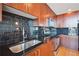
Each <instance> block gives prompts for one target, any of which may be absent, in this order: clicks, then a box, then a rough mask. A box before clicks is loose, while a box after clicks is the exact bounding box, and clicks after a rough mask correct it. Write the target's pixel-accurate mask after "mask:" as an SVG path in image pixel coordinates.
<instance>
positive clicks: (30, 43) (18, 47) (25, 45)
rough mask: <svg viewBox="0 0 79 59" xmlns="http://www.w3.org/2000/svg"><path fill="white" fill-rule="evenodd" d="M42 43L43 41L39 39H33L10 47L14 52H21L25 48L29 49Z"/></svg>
mask: <svg viewBox="0 0 79 59" xmlns="http://www.w3.org/2000/svg"><path fill="white" fill-rule="evenodd" d="M39 43H41V41H39V40H31V41H28V42H25V43H22V44H18V45H15V46H12V47H9V49H10V50H11V51H12V52H13V53H19V52H21V51H23V50H25V49H28V48H30V47H32V46H34V45H36V44H39Z"/></svg>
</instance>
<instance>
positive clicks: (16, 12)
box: [3, 4, 37, 19]
mask: <svg viewBox="0 0 79 59" xmlns="http://www.w3.org/2000/svg"><path fill="white" fill-rule="evenodd" d="M3 11H6V12H9V13H13V14H16V15H20V16H23V17H26V18H30V19H36V18H37V17H35V16H33V15H30V14H28V13H25V12H22V11H20V10H17V9H15V8H12V7H9V6H7V5H5V4H4V5H3Z"/></svg>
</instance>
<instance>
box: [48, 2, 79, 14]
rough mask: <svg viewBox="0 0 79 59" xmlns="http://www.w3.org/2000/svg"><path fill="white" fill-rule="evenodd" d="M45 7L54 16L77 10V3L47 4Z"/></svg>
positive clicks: (78, 4) (78, 5) (78, 6)
mask: <svg viewBox="0 0 79 59" xmlns="http://www.w3.org/2000/svg"><path fill="white" fill-rule="evenodd" d="M47 5H48V6H49V7H50V8H51V9H52V10H53V11H54V12H55V14H56V15H60V14H64V13H67V12H69V11H68V9H70V10H71V11H78V10H79V3H47Z"/></svg>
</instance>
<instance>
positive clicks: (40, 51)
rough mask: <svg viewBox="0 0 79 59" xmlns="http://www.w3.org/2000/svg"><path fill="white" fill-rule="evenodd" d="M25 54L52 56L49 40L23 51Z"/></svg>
mask: <svg viewBox="0 0 79 59" xmlns="http://www.w3.org/2000/svg"><path fill="white" fill-rule="evenodd" d="M25 56H53V52H52V42H51V40H50V41H48V42H47V43H43V44H41V45H40V46H38V47H36V48H34V49H33V50H31V51H29V52H28V53H25Z"/></svg>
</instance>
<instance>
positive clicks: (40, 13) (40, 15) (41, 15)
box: [6, 3, 55, 26]
mask: <svg viewBox="0 0 79 59" xmlns="http://www.w3.org/2000/svg"><path fill="white" fill-rule="evenodd" d="M6 5H8V6H11V7H13V8H16V9H18V10H21V11H23V12H26V13H29V14H31V15H33V16H36V17H37V23H38V24H39V25H43V26H45V25H47V18H48V17H53V15H55V14H54V13H53V12H52V10H51V9H50V8H49V7H48V6H47V5H46V4H45V3H6Z"/></svg>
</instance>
